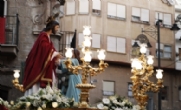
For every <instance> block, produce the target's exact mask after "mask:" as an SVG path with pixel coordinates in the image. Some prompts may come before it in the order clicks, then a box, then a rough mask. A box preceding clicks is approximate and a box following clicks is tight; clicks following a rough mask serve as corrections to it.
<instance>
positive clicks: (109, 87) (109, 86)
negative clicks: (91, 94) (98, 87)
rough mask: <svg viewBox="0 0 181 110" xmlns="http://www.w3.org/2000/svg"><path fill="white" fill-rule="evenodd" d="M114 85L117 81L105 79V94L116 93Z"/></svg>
mask: <svg viewBox="0 0 181 110" xmlns="http://www.w3.org/2000/svg"><path fill="white" fill-rule="evenodd" d="M114 87H115V82H114V81H103V95H108V96H110V95H114V94H115V92H114V90H115V89H114Z"/></svg>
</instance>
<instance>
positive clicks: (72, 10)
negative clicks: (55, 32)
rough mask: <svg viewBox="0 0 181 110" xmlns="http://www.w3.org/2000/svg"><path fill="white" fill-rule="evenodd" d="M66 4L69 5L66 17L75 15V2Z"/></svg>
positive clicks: (68, 1)
mask: <svg viewBox="0 0 181 110" xmlns="http://www.w3.org/2000/svg"><path fill="white" fill-rule="evenodd" d="M66 3H67V6H66V15H73V14H75V1H74V0H67V1H66Z"/></svg>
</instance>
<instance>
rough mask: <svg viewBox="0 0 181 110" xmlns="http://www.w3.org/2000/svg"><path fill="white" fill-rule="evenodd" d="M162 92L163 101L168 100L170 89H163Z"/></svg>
mask: <svg viewBox="0 0 181 110" xmlns="http://www.w3.org/2000/svg"><path fill="white" fill-rule="evenodd" d="M160 92H161V99H162V100H168V87H167V86H164V87H163V88H161V90H160Z"/></svg>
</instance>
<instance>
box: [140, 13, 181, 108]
mask: <svg viewBox="0 0 181 110" xmlns="http://www.w3.org/2000/svg"><path fill="white" fill-rule="evenodd" d="M158 16H159V15H158ZM180 16H181V15H180ZM180 19H181V17H177V19H176V21H175V23H174V24H173V26H172V28H171V29H170V30H172V31H177V30H179V29H180V28H179V27H178V26H177V24H176V22H180ZM161 23H162V20H159V19H158V21H157V22H156V27H157V29H156V28H155V27H154V26H150V27H148V28H146V29H145V30H144V29H142V33H146V34H147V35H149V36H151V37H153V38H154V39H156V40H157V43H158V56H157V58H158V69H160V64H161V60H160V24H161ZM142 39H143V37H142ZM142 39H141V37H140V39H138V40H139V41H144V40H142ZM146 40H147V39H146ZM157 76H160V75H157ZM158 110H161V93H160V92H158Z"/></svg>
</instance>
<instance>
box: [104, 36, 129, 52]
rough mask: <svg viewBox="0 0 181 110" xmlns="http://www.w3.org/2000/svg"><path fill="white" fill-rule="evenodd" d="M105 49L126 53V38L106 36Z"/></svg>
mask: <svg viewBox="0 0 181 110" xmlns="http://www.w3.org/2000/svg"><path fill="white" fill-rule="evenodd" d="M107 51H110V52H118V53H126V39H125V38H119V37H112V36H108V37H107Z"/></svg>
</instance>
